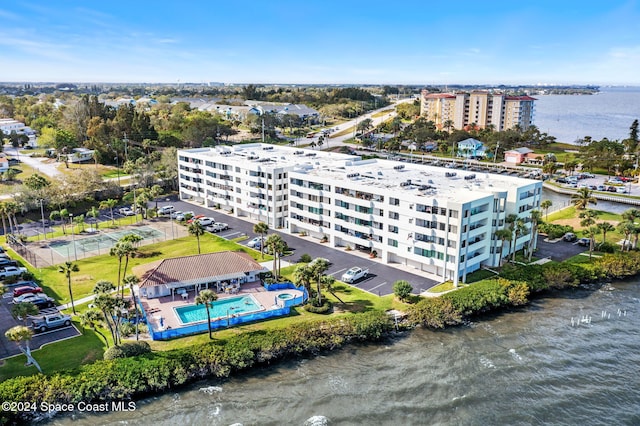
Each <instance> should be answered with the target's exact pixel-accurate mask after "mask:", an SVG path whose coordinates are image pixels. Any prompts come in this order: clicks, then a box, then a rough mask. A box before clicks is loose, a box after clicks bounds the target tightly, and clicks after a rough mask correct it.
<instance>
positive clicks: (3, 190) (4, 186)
mask: <svg viewBox="0 0 640 426" xmlns="http://www.w3.org/2000/svg"><path fill="white" fill-rule="evenodd" d="M11 169H13V170H16V171H18V174H17V175H16V177H15V178H14V179H13V181H11V182H5V181H2V182H0V195H6V194H14V193H15V192H16V191H20V186H21V185H22V182H23V181H24V180H25V179H27V178H28V177H30V176H33V175H34V174H36V173H38V170H36V169H34V168H33V167H31V166H29V165H27V164H25V163H20V164H18V165H17V166H11ZM40 174H41V175H42V173H40Z"/></svg>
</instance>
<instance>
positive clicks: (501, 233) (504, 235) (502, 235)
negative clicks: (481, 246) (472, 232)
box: [494, 228, 513, 266]
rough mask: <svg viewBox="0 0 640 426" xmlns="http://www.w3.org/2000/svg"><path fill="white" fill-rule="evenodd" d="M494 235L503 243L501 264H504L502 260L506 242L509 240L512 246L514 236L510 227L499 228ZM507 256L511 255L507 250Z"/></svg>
mask: <svg viewBox="0 0 640 426" xmlns="http://www.w3.org/2000/svg"><path fill="white" fill-rule="evenodd" d="M494 235H495V236H496V238H497V239H499V240H500V241H501V242H502V244H501V245H500V266H502V261H503V259H504V257H505V256H504V242H505V241H509V248H511V239H512V238H513V234H512V233H511V230H510V229H506V228H505V229H498V230H497V231H496V232H495V233H494ZM507 256H509V251H507Z"/></svg>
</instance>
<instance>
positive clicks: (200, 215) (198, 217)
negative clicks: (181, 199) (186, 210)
mask: <svg viewBox="0 0 640 426" xmlns="http://www.w3.org/2000/svg"><path fill="white" fill-rule="evenodd" d="M203 217H204V215H203V214H199V215H197V216H194V217H192V218H191V219H189V220H188V221H187V223H193V222H194V221H195V220H198V219H202V218H203Z"/></svg>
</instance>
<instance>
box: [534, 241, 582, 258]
mask: <svg viewBox="0 0 640 426" xmlns="http://www.w3.org/2000/svg"><path fill="white" fill-rule="evenodd" d="M545 238H546V236H544V235H538V251H536V252H535V256H536V257H538V258H545V257H548V258H549V259H551V260H555V261H557V262H562V261H563V260H567V259H569V258H570V257H573V256H575V255H577V254H580V253H584V252H585V251H587V247H583V246H581V245H578V244H577V243H576V242H573V243H570V242H568V241H563V240H562V239H561V240H558V241H554V242H547V241H545Z"/></svg>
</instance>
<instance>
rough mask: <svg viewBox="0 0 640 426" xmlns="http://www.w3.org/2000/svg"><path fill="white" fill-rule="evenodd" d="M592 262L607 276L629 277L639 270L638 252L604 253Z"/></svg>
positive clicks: (639, 254) (639, 255)
mask: <svg viewBox="0 0 640 426" xmlns="http://www.w3.org/2000/svg"><path fill="white" fill-rule="evenodd" d="M593 263H594V266H595V267H596V268H598V269H599V270H600V271H602V274H603V275H604V276H606V277H608V278H624V277H630V276H634V275H636V274H638V272H640V252H637V251H630V252H622V253H614V254H605V255H604V256H602V257H601V258H599V259H597V260H595V261H594V262H593Z"/></svg>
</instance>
